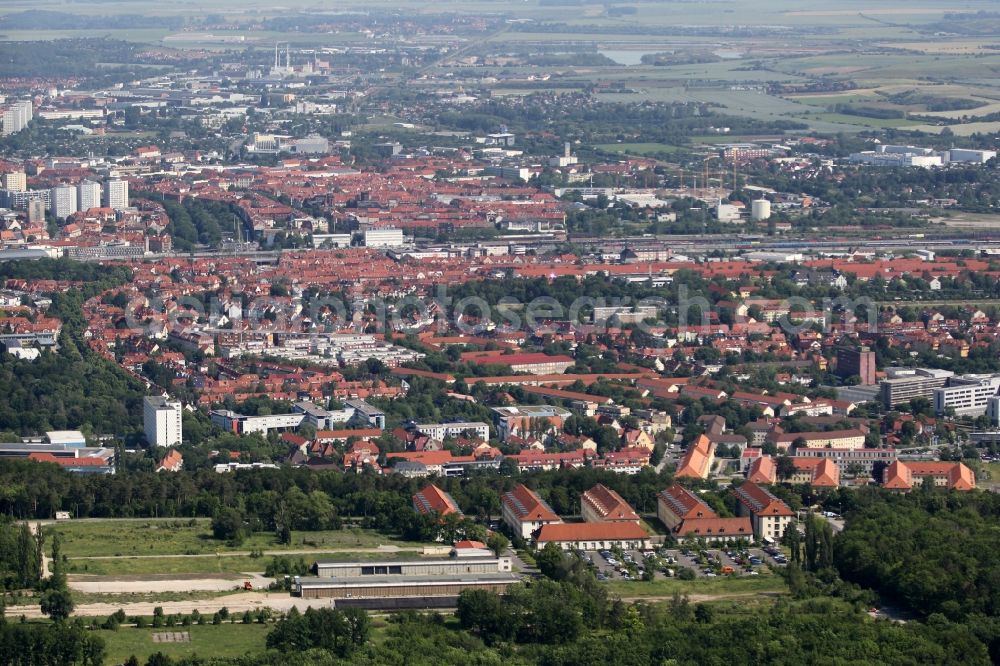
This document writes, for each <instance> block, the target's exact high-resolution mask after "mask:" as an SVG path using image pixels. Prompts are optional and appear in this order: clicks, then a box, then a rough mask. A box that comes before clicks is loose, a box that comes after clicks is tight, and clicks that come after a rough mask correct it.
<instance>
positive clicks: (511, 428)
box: [493, 405, 573, 441]
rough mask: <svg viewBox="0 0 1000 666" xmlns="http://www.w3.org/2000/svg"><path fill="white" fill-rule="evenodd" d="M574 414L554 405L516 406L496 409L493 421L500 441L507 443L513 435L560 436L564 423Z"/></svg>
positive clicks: (494, 409)
mask: <svg viewBox="0 0 1000 666" xmlns="http://www.w3.org/2000/svg"><path fill="white" fill-rule="evenodd" d="M572 415H573V413H572V412H571V411H569V410H568V409H564V408H562V407H556V406H554V405H515V406H511V407H494V408H493V419H494V422H495V425H496V428H497V433H498V434H499V436H500V439H501V440H503V441H506V440H507V439H508V438H509V437H510V436H511V435H515V436H517V437H527V436H530V435H538V436H542V435H547V434H558V433H559V432H561V431H562V426H563V423H565V422H566V419H568V418H569V417H570V416H572Z"/></svg>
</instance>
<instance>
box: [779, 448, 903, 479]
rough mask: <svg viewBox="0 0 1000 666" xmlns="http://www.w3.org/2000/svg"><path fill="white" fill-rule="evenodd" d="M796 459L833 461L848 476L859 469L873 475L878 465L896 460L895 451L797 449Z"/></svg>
mask: <svg viewBox="0 0 1000 666" xmlns="http://www.w3.org/2000/svg"><path fill="white" fill-rule="evenodd" d="M792 455H793V456H794V457H795V458H827V459H829V460H832V461H833V462H834V464H836V465H837V467H838V468H839V469H840V473H841V474H846V473H847V472H849V471H851V470H852V469H855V468H856V469H859V470H861V471H863V472H864V473H866V474H871V473H872V470H873V469H874V467H875V465H876V464H880V465H889V464H891V463H892V462H893V461H895V460H896V450H895V449H809V448H800V449H795V450H794V451H793V453H792Z"/></svg>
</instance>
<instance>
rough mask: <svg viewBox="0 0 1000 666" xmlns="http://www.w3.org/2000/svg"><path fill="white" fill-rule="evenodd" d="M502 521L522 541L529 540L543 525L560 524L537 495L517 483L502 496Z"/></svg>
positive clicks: (554, 514) (557, 518)
mask: <svg viewBox="0 0 1000 666" xmlns="http://www.w3.org/2000/svg"><path fill="white" fill-rule="evenodd" d="M501 502H502V505H503V521H504V523H506V524H507V526H508V527H509V528H510V530H511V532H513V533H514V534H515V535H517V536H519V537H521V538H522V539H530V538H531V537H532V535H533V534H534V533H535V531H536V530H538V529H539V528H541V527H542V526H543V525H554V524H557V523H561V522H562V518H560V517H559V516H557V515H556V512H555V511H553V510H552V507H550V506H549V505H548V504H547V503H546V502H545V500H543V499H542V498H541V497H539V495H538V493H536V492H535V491H533V490H531V489H530V488H528V487H527V486H526V485H524V484H522V483H519V484H517V485H516V486H515V487H514V489H513V490H511V491H510V492H506V493H504V494H503V497H502V498H501Z"/></svg>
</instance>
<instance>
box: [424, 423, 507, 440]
mask: <svg viewBox="0 0 1000 666" xmlns="http://www.w3.org/2000/svg"><path fill="white" fill-rule="evenodd" d="M417 430H418V431H419V432H422V433H423V434H425V435H427V436H428V437H430V438H431V439H437V440H443V439H445V438H446V437H465V436H467V435H468V434H470V433H471V435H472V436H473V437H474V438H475V439H482V440H488V439H489V438H490V426H489V424H488V423H483V422H482V421H467V422H456V423H423V424H418V425H417Z"/></svg>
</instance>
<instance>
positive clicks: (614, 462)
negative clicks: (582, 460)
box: [590, 446, 652, 474]
mask: <svg viewBox="0 0 1000 666" xmlns="http://www.w3.org/2000/svg"><path fill="white" fill-rule="evenodd" d="M651 456H652V451H650V450H649V449H647V448H643V447H641V446H636V447H628V448H624V449H620V450H618V451H608V452H607V453H605V454H604V457H603V458H596V459H594V460H592V461H591V462H590V466H591V467H594V468H596V469H603V470H607V471H608V472H615V473H617V474H638V473H639V472H641V471H642V468H643V467H648V466H649V460H650V457H651Z"/></svg>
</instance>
